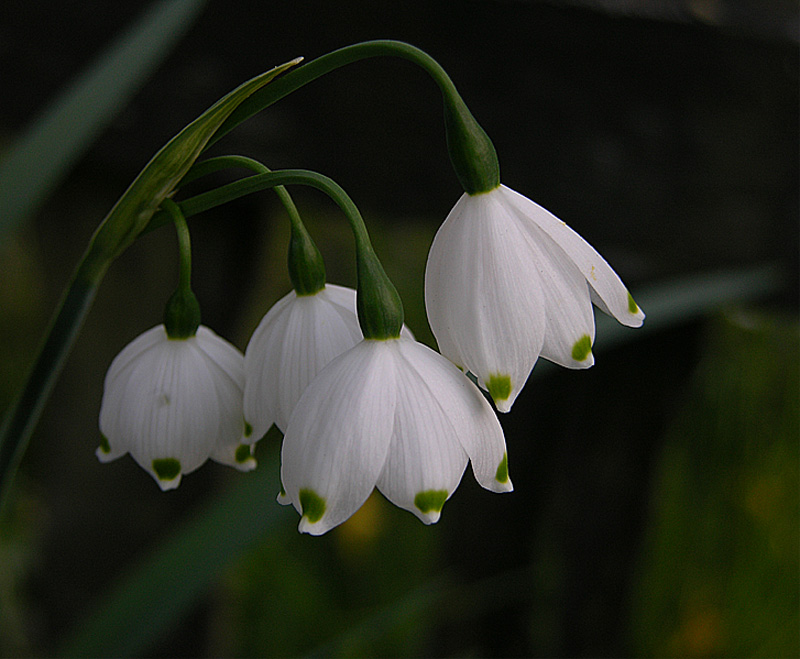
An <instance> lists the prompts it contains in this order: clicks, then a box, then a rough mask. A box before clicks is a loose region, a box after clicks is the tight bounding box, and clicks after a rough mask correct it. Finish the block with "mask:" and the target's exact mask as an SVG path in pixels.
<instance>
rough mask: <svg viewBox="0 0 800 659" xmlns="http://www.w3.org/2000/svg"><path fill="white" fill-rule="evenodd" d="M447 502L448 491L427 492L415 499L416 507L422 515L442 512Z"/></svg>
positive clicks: (421, 493) (420, 493)
mask: <svg viewBox="0 0 800 659" xmlns="http://www.w3.org/2000/svg"><path fill="white" fill-rule="evenodd" d="M445 501H447V490H425V491H424V492H419V493H418V494H417V496H415V497H414V505H415V506H416V507H417V508H418V509H419V510H420V512H422V513H429V512H432V511H433V512H437V513H439V512H441V511H442V506H444V502H445Z"/></svg>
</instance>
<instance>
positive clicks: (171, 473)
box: [153, 458, 181, 481]
mask: <svg viewBox="0 0 800 659" xmlns="http://www.w3.org/2000/svg"><path fill="white" fill-rule="evenodd" d="M153 471H154V472H156V476H158V479H159V480H162V481H171V480H175V479H176V478H177V477H178V475H179V474H180V473H181V463H180V461H179V460H176V459H175V458H161V459H158V460H153Z"/></svg>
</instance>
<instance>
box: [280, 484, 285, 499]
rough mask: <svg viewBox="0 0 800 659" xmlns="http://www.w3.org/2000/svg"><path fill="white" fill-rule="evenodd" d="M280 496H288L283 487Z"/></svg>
mask: <svg viewBox="0 0 800 659" xmlns="http://www.w3.org/2000/svg"><path fill="white" fill-rule="evenodd" d="M280 495H281V496H282V497H285V496H286V490H284V489H283V485H281V491H280Z"/></svg>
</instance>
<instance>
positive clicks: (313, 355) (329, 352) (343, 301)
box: [244, 285, 361, 440]
mask: <svg viewBox="0 0 800 659" xmlns="http://www.w3.org/2000/svg"><path fill="white" fill-rule="evenodd" d="M284 301H286V302H284ZM281 303H283V304H281ZM279 305H280V306H279ZM276 307H277V310H276ZM276 307H273V309H271V310H270V311H269V312H268V313H267V315H266V316H265V317H264V319H263V320H262V322H261V323H260V324H259V326H258V328H257V329H256V332H255V333H254V334H253V337H252V339H251V341H250V344H249V345H248V347H247V352H246V353H245V371H246V385H245V395H244V397H245V402H244V409H245V418H246V419H247V421H248V422H249V423H250V424H252V426H253V438H254V440H257V439H259V438H261V437H262V436H263V435H264V433H265V432H266V431H267V430H269V426H270V425H272V422H273V421H274V423H275V424H276V425H277V426H278V428H280V429H281V430H282V431H284V430H285V429H286V427H287V425H288V422H289V417H290V416H291V413H292V411H293V409H294V406H295V405H296V404H297V401H298V400H299V399H300V396H301V395H302V394H303V392H304V391H305V389H306V387H307V386H308V384H309V383H310V382H311V381H312V380H313V379H314V377H316V375H317V373H319V371H320V370H322V368H324V367H325V366H326V365H327V364H328V363H329V362H330V361H331V360H333V359H334V358H335V357H337V356H338V355H340V354H342V353H343V352H344V351H346V350H348V349H350V348H352V347H353V346H354V345H355V344H356V343H358V342H359V341H360V340H361V330H360V329H359V326H358V319H357V317H356V312H355V291H354V290H353V289H347V288H343V287H341V286H333V285H328V286H326V287H325V288H324V289H323V290H321V291H319V292H318V293H316V294H315V295H307V296H300V297H298V296H297V295H296V294H295V293H294V292H291V293H289V295H287V296H286V297H284V298H283V299H282V300H281V302H279V303H278V305H276Z"/></svg>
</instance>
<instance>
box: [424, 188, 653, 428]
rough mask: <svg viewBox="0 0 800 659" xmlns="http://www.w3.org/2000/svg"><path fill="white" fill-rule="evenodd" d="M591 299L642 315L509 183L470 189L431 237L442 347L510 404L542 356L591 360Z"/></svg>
mask: <svg viewBox="0 0 800 659" xmlns="http://www.w3.org/2000/svg"><path fill="white" fill-rule="evenodd" d="M592 303H594V304H595V305H597V306H598V307H599V308H600V309H602V310H603V311H604V312H606V313H608V314H610V315H612V316H613V317H614V318H616V319H617V320H618V321H619V322H620V323H622V324H623V325H627V326H629V327H638V326H640V325H641V324H642V321H643V320H644V313H643V312H642V311H641V309H639V307H638V306H637V305H636V303H635V302H634V301H633V298H632V297H631V295H630V293H628V290H627V289H626V288H625V285H624V284H623V283H622V281H621V280H620V278H619V276H617V273H616V272H614V270H612V269H611V266H609V265H608V263H607V262H606V261H605V259H603V257H602V256H600V255H599V254H598V253H597V252H596V251H595V249H594V248H593V247H592V246H591V245H589V244H588V243H587V242H586V241H585V240H584V239H583V238H581V237H580V236H579V235H578V234H577V233H576V232H575V231H573V230H572V229H571V228H570V227H568V226H567V224H566V223H565V222H562V221H561V220H559V219H558V218H557V217H555V216H554V215H553V214H552V213H550V212H548V211H547V210H545V209H544V208H542V207H541V206H539V205H537V204H535V203H534V202H532V201H531V200H530V199H527V198H526V197H524V196H522V195H520V194H519V193H517V192H514V191H513V190H511V189H510V188H507V187H506V186H504V185H500V186H498V187H496V188H494V189H493V190H491V191H489V192H485V193H481V194H476V195H468V194H464V195H463V196H462V197H461V198H460V199H459V200H458V202H457V203H456V205H455V206H454V207H453V210H452V211H450V214H449V215H448V216H447V219H446V220H445V221H444V223H443V224H442V226H441V227H440V228H439V231H438V232H437V234H436V237H435V238H434V240H433V244H432V245H431V249H430V253H429V255H428V263H427V266H426V269H425V307H426V310H427V313H428V320H429V322H430V325H431V329H432V330H433V334H434V336H435V337H436V340H437V342H438V344H439V350H440V351H441V352H442V354H443V355H445V356H446V357H447V358H449V359H450V360H452V361H453V362H454V363H455V364H457V365H458V366H459V367H461V368H463V369H465V370H467V371H470V372H471V373H473V374H474V375H475V377H476V378H477V380H478V383H479V384H480V386H481V387H483V388H484V389H486V390H487V391H488V392H489V393H490V395H491V396H492V398H493V399H494V401H495V405H497V409H498V410H500V411H501V412H507V411H508V410H509V409H510V408H511V405H512V404H513V402H514V399H515V398H516V397H517V394H518V393H519V391H520V390H521V389H522V387H523V385H524V384H525V381H526V380H527V379H528V376H529V375H530V372H531V370H532V369H533V366H534V364H535V363H536V360H537V359H538V357H539V355H541V356H542V357H544V358H545V359H548V360H550V361H553V362H555V363H557V364H560V365H562V366H566V367H569V368H586V367H589V366H591V365H592V364H593V363H594V357H593V355H592V345H593V343H594V314H593V311H592Z"/></svg>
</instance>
